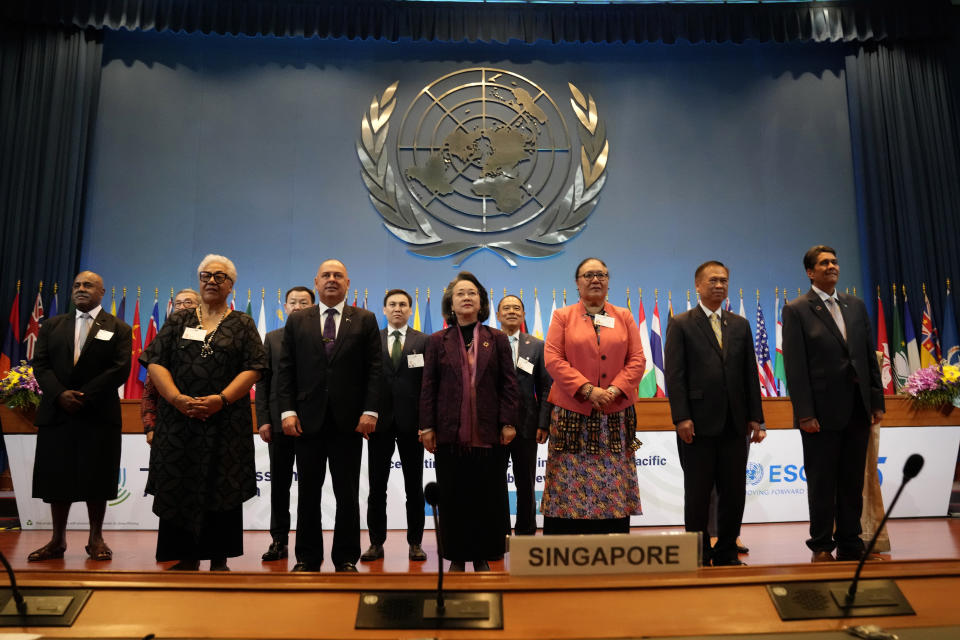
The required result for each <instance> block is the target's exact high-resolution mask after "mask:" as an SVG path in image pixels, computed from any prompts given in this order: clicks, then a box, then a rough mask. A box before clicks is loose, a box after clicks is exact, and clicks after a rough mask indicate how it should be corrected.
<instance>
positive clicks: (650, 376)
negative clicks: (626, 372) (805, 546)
mask: <svg viewBox="0 0 960 640" xmlns="http://www.w3.org/2000/svg"><path fill="white" fill-rule="evenodd" d="M637 326H638V327H639V328H640V347H641V348H642V349H643V357H644V358H645V359H646V361H645V362H644V363H643V377H642V378H640V393H639V396H640V397H641V398H653V397H655V396H656V395H657V374H656V373H655V372H654V370H653V355H652V353H653V352H652V351H650V334H649V333H647V315H646V313H644V311H643V295H642V294H641V295H638V296H637Z"/></svg>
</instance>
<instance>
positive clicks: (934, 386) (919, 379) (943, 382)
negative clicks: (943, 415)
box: [903, 362, 960, 409]
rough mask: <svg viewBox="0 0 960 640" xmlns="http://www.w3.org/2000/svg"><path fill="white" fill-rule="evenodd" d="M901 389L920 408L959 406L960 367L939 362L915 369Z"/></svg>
mask: <svg viewBox="0 0 960 640" xmlns="http://www.w3.org/2000/svg"><path fill="white" fill-rule="evenodd" d="M903 390H904V392H905V393H906V394H907V395H908V396H910V397H911V398H913V404H914V406H916V407H918V408H921V409H936V408H939V407H943V406H944V405H949V404H954V405H957V406H960V405H958V402H960V367H957V366H956V365H952V364H945V363H942V362H941V363H940V364H932V365H930V366H929V367H924V368H923V369H917V370H916V371H914V372H913V373H911V374H910V377H909V378H908V379H907V384H905V385H904V387H903Z"/></svg>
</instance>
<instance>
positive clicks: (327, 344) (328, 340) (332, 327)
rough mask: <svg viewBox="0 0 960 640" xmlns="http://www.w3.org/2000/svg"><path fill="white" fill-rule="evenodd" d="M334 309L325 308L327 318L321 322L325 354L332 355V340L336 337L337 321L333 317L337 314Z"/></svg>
mask: <svg viewBox="0 0 960 640" xmlns="http://www.w3.org/2000/svg"><path fill="white" fill-rule="evenodd" d="M337 313H338V312H337V310H336V309H332V308H331V309H327V311H326V314H327V319H326V321H324V323H323V348H324V349H325V350H326V351H327V355H328V356H330V355H333V342H334V340H336V339H337V323H336V321H335V320H334V318H335V317H336V315H337Z"/></svg>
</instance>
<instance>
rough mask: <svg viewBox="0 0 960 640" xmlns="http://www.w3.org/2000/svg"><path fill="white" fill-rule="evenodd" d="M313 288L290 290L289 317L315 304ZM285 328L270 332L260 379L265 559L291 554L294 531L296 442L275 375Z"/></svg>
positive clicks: (287, 308) (285, 305)
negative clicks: (265, 464)
mask: <svg viewBox="0 0 960 640" xmlns="http://www.w3.org/2000/svg"><path fill="white" fill-rule="evenodd" d="M314 302H315V300H314V297H313V291H311V290H310V289H308V288H306V287H293V288H292V289H290V290H289V291H287V297H286V298H285V299H284V303H283V310H284V312H285V313H286V314H287V317H288V318H289V317H290V315H291V314H292V313H293V312H295V311H299V310H300V309H308V308H310V307H311V306H313V304H314ZM282 344H283V329H276V330H274V331H271V332H270V333H268V334H267V336H266V339H265V340H264V341H263V348H264V350H265V351H266V353H267V362H268V363H270V369H268V370H267V371H264V372H263V376H262V377H261V378H260V380H259V381H258V382H257V391H256V393H257V402H256V405H257V428H258V430H259V432H260V439H261V440H263V441H264V442H266V443H267V447H268V450H269V452H270V538H271V542H270V546H269V547H268V548H267V550H266V552H265V553H264V554H263V555H262V556H260V559H261V560H265V561H270V560H281V559H283V558H286V557H287V540H288V537H289V535H290V485H291V483H292V482H293V461H294V455H295V451H294V443H295V442H296V438H292V437H290V436H288V435H286V434H285V433H284V432H283V427H282V425H281V422H280V405H279V403H278V402H277V378H276V376H275V375H274V373H275V372H276V370H277V368H278V367H279V366H280V355H281V346H282Z"/></svg>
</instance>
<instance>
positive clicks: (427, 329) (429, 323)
mask: <svg viewBox="0 0 960 640" xmlns="http://www.w3.org/2000/svg"><path fill="white" fill-rule="evenodd" d="M423 332H424V333H425V334H427V335H430V334H431V333H433V320H431V319H430V296H427V308H426V310H425V311H424V312H423Z"/></svg>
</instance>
